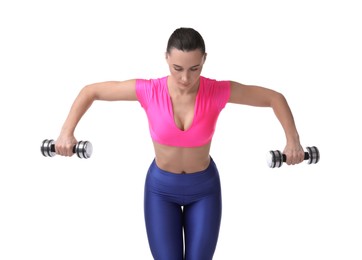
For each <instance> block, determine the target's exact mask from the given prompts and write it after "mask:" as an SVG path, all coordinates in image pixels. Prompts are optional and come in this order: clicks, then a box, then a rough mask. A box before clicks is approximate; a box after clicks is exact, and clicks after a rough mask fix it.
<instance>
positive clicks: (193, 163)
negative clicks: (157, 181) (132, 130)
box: [153, 142, 211, 174]
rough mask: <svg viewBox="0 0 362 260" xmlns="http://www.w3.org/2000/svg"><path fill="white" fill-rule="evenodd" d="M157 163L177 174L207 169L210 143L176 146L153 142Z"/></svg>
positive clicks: (160, 166)
mask: <svg viewBox="0 0 362 260" xmlns="http://www.w3.org/2000/svg"><path fill="white" fill-rule="evenodd" d="M153 144H154V149H155V154H156V164H157V166H158V167H159V168H160V169H162V170H164V171H168V172H171V173H175V174H192V173H195V172H199V171H203V170H205V169H206V168H207V167H208V166H209V164H210V155H209V154H210V147H211V143H208V144H206V145H203V146H199V147H192V148H188V147H174V146H167V145H162V144H159V143H157V142H153Z"/></svg>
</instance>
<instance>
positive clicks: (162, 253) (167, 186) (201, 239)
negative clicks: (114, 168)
mask: <svg viewBox="0 0 362 260" xmlns="http://www.w3.org/2000/svg"><path fill="white" fill-rule="evenodd" d="M144 211H145V221H146V229H147V236H148V241H149V245H150V249H151V252H152V255H153V258H154V259H155V260H183V259H186V260H211V259H212V257H213V254H214V252H215V248H216V244H217V240H218V236H219V229H220V221H221V187H220V179H219V173H218V170H217V167H216V165H215V163H214V161H213V160H212V159H211V162H210V165H209V166H208V168H207V169H205V170H203V171H200V172H196V173H191V174H174V173H170V172H167V171H164V170H162V169H160V168H158V166H157V165H156V162H155V160H154V161H153V162H152V164H151V166H150V168H149V170H148V173H147V177H146V183H145V198H144ZM183 235H184V236H183ZM184 242H185V244H184Z"/></svg>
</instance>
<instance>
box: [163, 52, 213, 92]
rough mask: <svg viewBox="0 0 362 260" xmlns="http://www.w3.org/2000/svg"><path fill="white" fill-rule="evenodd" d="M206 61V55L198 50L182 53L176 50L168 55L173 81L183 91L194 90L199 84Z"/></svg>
mask: <svg viewBox="0 0 362 260" xmlns="http://www.w3.org/2000/svg"><path fill="white" fill-rule="evenodd" d="M205 59H206V54H202V52H201V51H200V50H198V49H197V50H194V51H180V50H177V49H175V48H174V49H172V50H171V52H170V53H166V60H167V63H168V66H169V68H170V73H171V77H172V80H173V82H175V83H176V84H177V85H178V86H179V87H181V88H183V89H187V88H193V87H194V86H195V85H196V84H198V80H199V78H200V74H201V70H202V66H203V65H204V62H205Z"/></svg>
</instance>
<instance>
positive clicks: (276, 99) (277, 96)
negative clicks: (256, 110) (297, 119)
mask: <svg viewBox="0 0 362 260" xmlns="http://www.w3.org/2000/svg"><path fill="white" fill-rule="evenodd" d="M270 97H271V98H270V107H272V108H275V107H276V106H278V105H279V104H281V103H287V100H286V98H285V96H284V95H283V94H282V93H280V92H276V91H274V93H273V95H271V96H270Z"/></svg>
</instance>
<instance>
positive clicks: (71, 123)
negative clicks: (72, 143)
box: [61, 87, 95, 135]
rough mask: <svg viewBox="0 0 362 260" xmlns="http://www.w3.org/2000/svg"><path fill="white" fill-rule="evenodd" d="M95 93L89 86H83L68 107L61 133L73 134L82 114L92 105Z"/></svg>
mask: <svg viewBox="0 0 362 260" xmlns="http://www.w3.org/2000/svg"><path fill="white" fill-rule="evenodd" d="M94 100H95V95H94V93H93V92H92V90H91V89H90V88H89V87H84V88H83V89H82V90H81V91H80V92H79V94H78V96H77V97H76V99H75V100H74V102H73V105H72V106H71V108H70V111H69V114H68V116H67V118H66V120H65V122H64V124H63V127H62V129H61V132H62V134H65V135H73V134H74V130H75V128H76V126H77V124H78V123H79V121H80V119H81V118H82V116H83V115H84V114H85V112H86V111H87V110H88V109H89V107H90V106H91V105H92V103H93V101H94Z"/></svg>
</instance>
